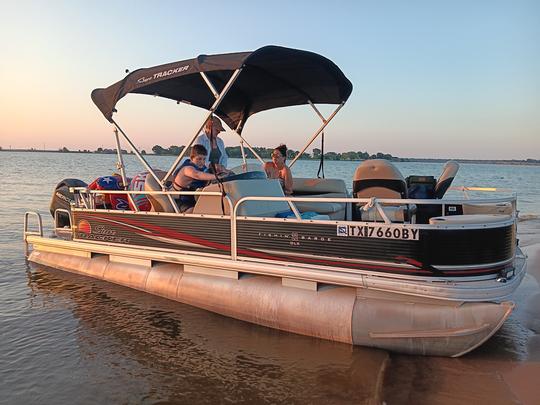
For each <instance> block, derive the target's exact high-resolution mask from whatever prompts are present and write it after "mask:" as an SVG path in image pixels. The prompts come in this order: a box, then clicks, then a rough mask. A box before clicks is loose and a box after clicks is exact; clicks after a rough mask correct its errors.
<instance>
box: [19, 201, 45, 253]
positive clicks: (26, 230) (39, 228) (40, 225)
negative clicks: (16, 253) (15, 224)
mask: <svg viewBox="0 0 540 405" xmlns="http://www.w3.org/2000/svg"><path fill="white" fill-rule="evenodd" d="M30 216H35V217H36V218H37V231H36V230H30V229H29V228H28V223H29V221H28V218H29V217H30ZM28 235H38V236H43V221H42V220H41V215H40V214H39V213H38V212H35V211H27V212H25V213H24V231H23V239H24V255H25V256H26V257H28V242H27V240H26V238H27V236H28Z"/></svg>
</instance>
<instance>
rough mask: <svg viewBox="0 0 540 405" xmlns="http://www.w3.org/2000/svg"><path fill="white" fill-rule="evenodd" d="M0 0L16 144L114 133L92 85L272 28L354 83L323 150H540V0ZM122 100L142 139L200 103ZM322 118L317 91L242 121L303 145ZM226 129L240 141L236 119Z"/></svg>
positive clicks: (1, 52)
mask: <svg viewBox="0 0 540 405" xmlns="http://www.w3.org/2000/svg"><path fill="white" fill-rule="evenodd" d="M1 6H2V8H1V11H0V36H1V38H2V40H1V41H0V82H1V84H2V91H1V93H0V146H2V147H3V148H4V149H6V148H9V147H10V146H11V147H12V148H30V147H34V148H43V147H45V148H47V149H56V148H59V147H62V146H66V147H68V148H69V149H96V148H97V147H100V146H101V147H110V148H112V147H114V142H113V137H112V128H111V126H110V124H109V123H108V122H107V121H106V120H105V118H104V117H103V116H102V115H101V113H100V112H99V111H98V110H97V108H96V107H95V106H94V105H93V103H92V101H91V99H90V92H91V91H92V90H93V89H94V88H97V87H106V86H108V85H110V84H112V83H114V82H116V81H117V80H120V79H121V78H123V77H124V75H125V69H130V70H135V69H137V68H140V67H148V66H154V65H159V64H163V63H166V62H173V61H177V60H182V59H189V58H192V57H195V56H197V55H198V54H201V53H206V54H213V53H226V52H237V51H248V50H254V49H257V48H259V47H261V46H264V45H269V44H273V45H282V46H287V47H292V48H298V49H305V50H310V51H313V52H317V53H320V54H322V55H324V56H326V57H328V58H330V59H331V60H333V61H334V62H335V63H336V64H337V65H338V66H339V67H340V68H341V69H342V70H343V72H344V73H345V75H346V76H347V77H348V78H349V79H350V80H351V82H352V83H353V86H354V89H353V93H352V95H351V97H350V99H349V101H348V103H347V104H346V105H345V107H344V108H343V109H342V111H341V112H340V114H338V116H337V117H336V118H335V120H334V121H333V122H332V123H331V124H330V126H329V128H328V130H327V138H326V139H327V146H326V148H327V150H334V151H347V150H355V151H359V150H362V151H364V150H367V151H369V152H370V153H375V152H379V151H380V152H385V153H391V154H392V155H395V156H401V157H441V158H473V159H474V158H478V159H480V158H483V159H523V158H535V159H540V1H534V0H531V1H519V0H515V1H447V2H442V1H410V2H409V1H378V2H375V1H351V2H341V1H313V0H312V1H305V2H300V1H299V2H290V1H286V2H280V1H266V2H259V1H256V0H251V1H245V2H243V1H230V2H223V1H217V2H213V1H206V2H201V3H199V2H180V1H176V2H165V1H159V2H141V1H125V2H124V1H106V2H105V1H104V2H99V1H95V2H82V1H80V2H77V1H70V2H67V1H64V2H61V1H47V2H46V1H35V2H29V1H17V2H15V1H8V0H3V1H2V3H1ZM117 109H118V113H117V114H116V116H115V117H116V119H117V121H118V122H119V124H120V125H122V126H123V128H124V129H125V130H126V132H127V133H128V134H129V135H130V137H131V138H132V140H133V141H134V142H135V143H136V144H137V145H139V146H140V147H141V149H146V150H149V149H151V147H152V145H155V144H160V145H163V146H170V145H181V144H184V143H186V142H187V141H188V140H189V138H190V137H191V136H192V134H193V132H194V131H195V130H196V128H197V127H198V126H199V125H200V122H201V120H202V118H203V114H204V111H202V110H200V109H197V108H195V107H189V106H185V105H177V104H176V103H175V102H173V101H170V100H166V99H158V98H154V97H148V96H141V95H128V96H127V97H125V98H124V99H122V100H121V101H120V102H119V103H118V105H117ZM323 110H324V111H330V109H329V108H323ZM319 124H320V121H318V118H317V117H316V116H315V115H314V114H313V112H312V111H311V109H310V108H309V106H304V107H295V108H291V109H285V110H273V111H269V112H263V113H260V114H257V115H255V116H253V117H252V118H251V120H250V121H248V124H247V125H246V128H245V130H244V134H245V136H246V138H247V139H248V140H249V141H250V142H251V143H252V144H253V145H259V146H274V145H277V144H279V143H281V142H287V143H288V144H289V147H292V148H295V149H298V148H300V147H301V146H302V145H303V144H304V143H305V141H306V140H307V138H308V137H309V136H311V133H312V132H313V131H314V130H315V129H316V128H317V127H318V126H319ZM223 138H224V140H225V142H226V144H227V145H230V146H233V145H236V144H237V139H236V138H235V137H234V135H233V134H231V133H227V134H225V135H224V136H223ZM318 144H319V143H318V142H316V144H315V145H314V146H318ZM0 158H1V155H0Z"/></svg>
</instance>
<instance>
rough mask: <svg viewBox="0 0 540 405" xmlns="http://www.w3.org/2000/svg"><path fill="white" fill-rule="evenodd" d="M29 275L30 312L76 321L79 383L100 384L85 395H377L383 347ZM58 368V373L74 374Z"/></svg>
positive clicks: (360, 399)
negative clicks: (44, 309)
mask: <svg viewBox="0 0 540 405" xmlns="http://www.w3.org/2000/svg"><path fill="white" fill-rule="evenodd" d="M27 274H28V283H29V287H30V288H31V290H32V292H33V298H32V307H33V308H38V309H39V308H42V307H43V306H44V305H45V306H52V307H49V308H50V309H51V310H52V312H53V313H56V311H67V312H69V313H70V314H71V315H72V317H68V318H69V319H66V321H67V322H69V323H71V322H76V327H75V330H74V331H73V335H74V339H75V342H74V343H75V344H76V349H75V348H73V345H71V344H70V345H69V346H70V347H71V348H69V349H68V350H70V351H72V352H73V351H74V350H76V351H77V352H78V353H77V355H78V356H79V364H80V367H81V368H82V369H84V370H86V373H87V375H86V376H84V377H83V378H82V380H81V381H80V382H81V383H83V381H84V382H85V383H88V381H90V382H91V383H90V384H91V386H94V387H99V390H94V389H92V388H91V387H89V389H88V394H87V395H88V396H89V398H95V396H96V395H97V396H98V397H101V398H102V399H103V400H110V399H111V398H115V391H116V389H117V388H116V387H118V386H119V385H120V386H123V387H124V386H126V385H127V386H130V387H131V388H130V391H129V392H130V394H129V397H128V398H130V399H131V400H132V401H134V402H137V399H138V398H143V397H147V398H148V399H149V400H151V402H154V401H160V400H163V401H180V402H181V401H186V402H188V400H189V401H194V402H202V403H218V402H221V401H224V402H229V401H230V402H245V403H276V402H280V403H295V402H305V401H307V402H319V401H320V402H331V403H351V402H354V403H369V401H371V400H373V399H377V398H379V395H380V389H381V388H382V380H381V378H382V375H383V374H382V371H383V370H384V364H385V361H386V359H387V357H388V356H387V354H386V353H385V352H384V351H380V350H372V349H365V348H354V347H351V346H348V345H344V344H339V343H333V342H328V341H323V340H318V339H312V338H308V337H303V336H298V335H294V334H289V333H284V332H279V331H276V330H273V329H268V328H263V327H260V326H255V325H251V324H248V323H245V322H241V321H235V320H231V319H229V318H225V317H222V316H220V315H216V314H212V313H209V312H206V311H203V310H199V309H196V308H193V307H190V306H187V305H182V304H179V303H176V302H171V301H168V300H165V299H161V298H157V297H154V296H151V295H148V294H145V293H141V292H138V291H134V290H130V289H127V288H124V287H120V286H115V285H111V284H108V283H104V282H101V281H97V280H92V279H88V278H85V277H83V276H78V275H72V274H69V273H64V272H60V271H58V270H54V269H49V268H43V267H40V266H34V265H32V268H31V269H30V270H29V271H28V273H27ZM51 300H53V301H55V302H54V303H53V302H51ZM53 308H54V309H53ZM56 316H57V314H55V317H56ZM61 344H62V345H65V344H66V343H61ZM58 366H60V369H58V368H57V369H56V370H55V373H60V374H64V372H65V373H68V372H70V370H69V369H67V370H62V367H61V365H57V367H58ZM79 378H81V377H79ZM111 381H114V384H111ZM122 395H123V396H124V397H123V398H124V399H125V395H126V390H125V389H122ZM377 402H378V401H377V400H376V401H375V403H377Z"/></svg>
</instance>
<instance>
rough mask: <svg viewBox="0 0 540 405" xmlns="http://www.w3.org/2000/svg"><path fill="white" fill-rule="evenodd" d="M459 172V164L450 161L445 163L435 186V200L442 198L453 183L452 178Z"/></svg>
mask: <svg viewBox="0 0 540 405" xmlns="http://www.w3.org/2000/svg"><path fill="white" fill-rule="evenodd" d="M458 170H459V163H458V162H455V161H453V160H450V161H448V162H446V163H445V165H444V167H443V172H442V173H441V175H440V176H439V179H438V180H437V183H436V184H435V198H439V199H440V198H443V196H444V194H445V193H446V191H447V190H448V188H449V187H450V185H451V184H452V181H454V177H456V174H457V172H458Z"/></svg>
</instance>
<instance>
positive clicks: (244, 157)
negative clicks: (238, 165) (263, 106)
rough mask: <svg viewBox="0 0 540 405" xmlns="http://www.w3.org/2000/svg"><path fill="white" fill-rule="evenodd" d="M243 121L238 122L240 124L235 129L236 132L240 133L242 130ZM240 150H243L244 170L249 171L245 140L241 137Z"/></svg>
mask: <svg viewBox="0 0 540 405" xmlns="http://www.w3.org/2000/svg"><path fill="white" fill-rule="evenodd" d="M242 122H243V120H240V121H239V122H238V125H237V126H236V130H235V131H234V132H235V133H237V134H238V133H239V132H238V131H240V127H241V126H242ZM240 151H241V152H242V170H243V171H244V173H245V172H247V162H246V151H245V149H244V141H243V140H242V139H240Z"/></svg>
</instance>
